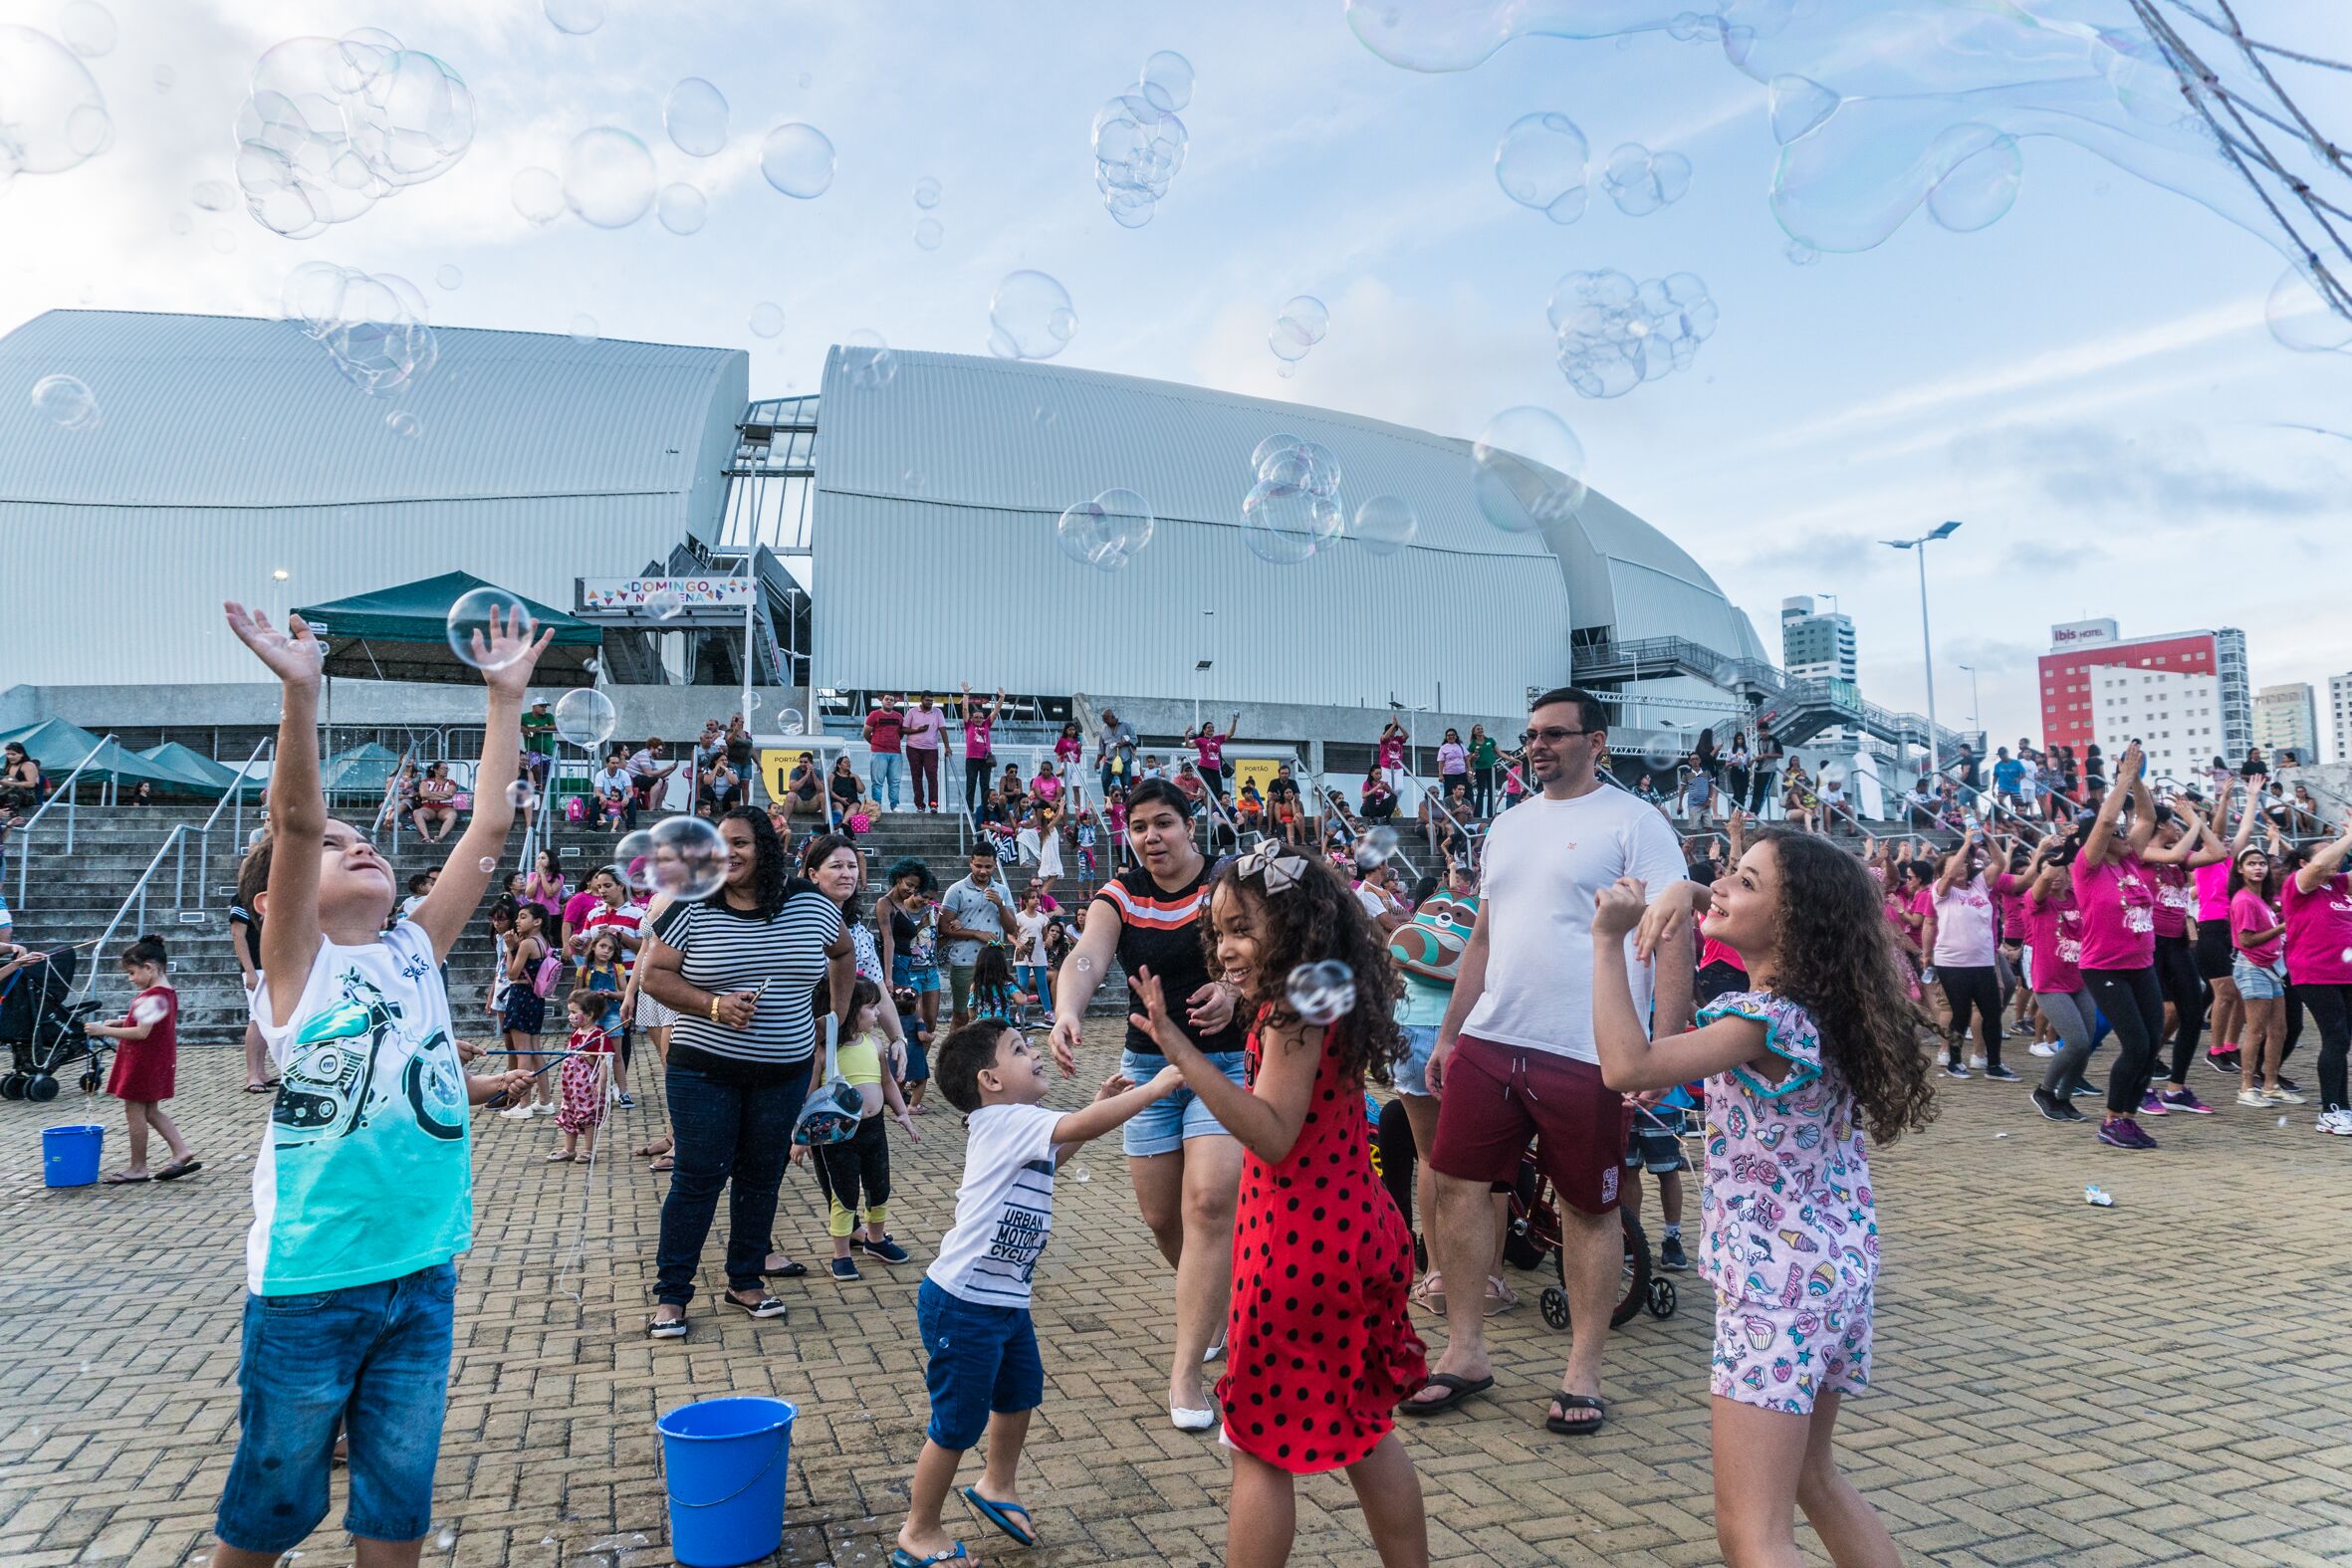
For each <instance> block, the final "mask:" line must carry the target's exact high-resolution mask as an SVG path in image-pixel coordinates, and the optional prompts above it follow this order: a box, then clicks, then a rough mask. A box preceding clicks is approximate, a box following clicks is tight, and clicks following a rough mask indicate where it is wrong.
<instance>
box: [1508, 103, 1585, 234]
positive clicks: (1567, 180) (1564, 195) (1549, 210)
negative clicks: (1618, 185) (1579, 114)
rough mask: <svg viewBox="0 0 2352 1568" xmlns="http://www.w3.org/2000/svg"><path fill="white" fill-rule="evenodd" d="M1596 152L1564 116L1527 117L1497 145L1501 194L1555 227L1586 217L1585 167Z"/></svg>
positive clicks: (1512, 124)
mask: <svg viewBox="0 0 2352 1568" xmlns="http://www.w3.org/2000/svg"><path fill="white" fill-rule="evenodd" d="M1591 151H1592V148H1591V146H1590V144H1589V143H1587V142H1586V141H1585V139H1584V132H1583V131H1581V130H1579V129H1577V128H1576V122H1575V121H1574V120H1572V119H1570V118H1568V116H1567V115H1565V114H1559V113H1541V114H1523V115H1521V116H1520V117H1519V118H1518V119H1515V120H1513V121H1512V122H1511V125H1510V128H1509V129H1507V130H1505V131H1504V132H1503V139H1502V140H1501V141H1498V142H1496V143H1495V182H1496V183H1497V184H1499V185H1501V186H1502V187H1503V194H1504V195H1506V196H1509V197H1510V198H1511V199H1512V200H1513V201H1516V202H1518V203H1519V204H1520V205H1521V206H1523V207H1532V208H1534V209H1535V210H1536V211H1537V212H1540V213H1542V214H1543V216H1545V217H1546V218H1549V219H1550V220H1551V221H1552V222H1554V223H1573V222H1575V221H1576V220H1577V219H1578V218H1581V217H1583V216H1584V162H1585V159H1586V158H1587V157H1588V156H1590V155H1591Z"/></svg>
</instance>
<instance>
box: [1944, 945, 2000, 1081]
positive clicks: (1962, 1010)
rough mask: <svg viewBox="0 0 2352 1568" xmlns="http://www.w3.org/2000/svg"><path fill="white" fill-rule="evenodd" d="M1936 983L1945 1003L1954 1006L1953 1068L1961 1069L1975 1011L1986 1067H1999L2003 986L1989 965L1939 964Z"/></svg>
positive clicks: (1951, 1047) (1951, 1046) (1951, 1044)
mask: <svg viewBox="0 0 2352 1568" xmlns="http://www.w3.org/2000/svg"><path fill="white" fill-rule="evenodd" d="M1936 980H1937V981H1938V983H1939V984H1941V985H1942V986H1943V988H1944V1000H1945V1001H1946V1002H1948V1003H1950V1004H1951V1005H1952V1036H1951V1042H1950V1046H1949V1049H1950V1051H1951V1061H1952V1065H1953V1066H1955V1067H1957V1066H1959V1065H1960V1057H1961V1041H1962V1040H1964V1039H1966V1038H1967V1037H1968V1032H1969V1012H1970V1010H1971V1009H1972V1008H1974V1009H1975V1011H1976V1014H1977V1016H1978V1018H1979V1019H1981V1020H1982V1021H1983V1024H1984V1028H1983V1029H1982V1031H1981V1034H1980V1037H1981V1038H1982V1040H1983V1041H1984V1045H1985V1065H1986V1066H1988V1067H1998V1066H1999V1065H2000V982H1999V979H1998V978H1997V977H1996V975H1995V973H1994V968H1993V966H1992V965H1990V964H1938V965H1937V966H1936Z"/></svg>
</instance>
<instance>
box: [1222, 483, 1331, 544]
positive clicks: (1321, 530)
mask: <svg viewBox="0 0 2352 1568" xmlns="http://www.w3.org/2000/svg"><path fill="white" fill-rule="evenodd" d="M1346 526H1347V520H1346V515H1345V514H1344V513H1342V512H1341V511H1340V510H1339V503H1338V502H1336V501H1334V500H1332V499H1331V498H1330V497H1328V496H1318V495H1316V494H1315V493H1314V492H1313V491H1311V490H1308V489H1307V488H1306V487H1304V486H1303V485H1286V484H1281V483H1278V482H1276V481H1273V480H1266V479H1261V480H1260V481H1258V483H1257V484H1255V485H1252V486H1251V487H1250V493H1249V494H1248V495H1247V496H1245V497H1243V498H1242V541H1243V543H1244V544H1246V545H1248V546H1249V548H1250V554H1251V555H1253V556H1256V557H1257V558H1258V559H1259V560H1263V561H1267V562H1269V563H1271V564H1273V565H1277V566H1294V565H1296V564H1298V563H1299V562H1300V561H1302V560H1305V559H1306V558H1307V557H1309V556H1311V555H1313V554H1314V553H1315V552H1316V551H1318V550H1320V549H1322V548H1323V547H1324V546H1326V545H1328V544H1330V543H1331V542H1332V541H1333V540H1335V539H1338V538H1339V537H1340V536H1341V535H1342V534H1343V533H1344V532H1345V530H1346Z"/></svg>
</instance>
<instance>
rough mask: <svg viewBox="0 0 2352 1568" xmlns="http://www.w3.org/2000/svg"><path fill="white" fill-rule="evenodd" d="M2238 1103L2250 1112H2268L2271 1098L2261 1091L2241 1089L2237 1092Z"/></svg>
mask: <svg viewBox="0 0 2352 1568" xmlns="http://www.w3.org/2000/svg"><path fill="white" fill-rule="evenodd" d="M2237 1103H2238V1104H2240V1105H2242V1106H2244V1107H2246V1108H2247V1109H2248V1110H2255V1111H2261V1110H2268V1109H2269V1107H2270V1097H2269V1096H2268V1095H2266V1094H2264V1093H2263V1092H2262V1091H2261V1090H2259V1089H2240V1090H2238V1091H2237Z"/></svg>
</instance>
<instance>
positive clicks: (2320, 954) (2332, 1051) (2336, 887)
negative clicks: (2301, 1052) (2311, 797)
mask: <svg viewBox="0 0 2352 1568" xmlns="http://www.w3.org/2000/svg"><path fill="white" fill-rule="evenodd" d="M2348 854H2352V816H2347V817H2346V818H2345V820H2344V823H2343V830H2342V832H2341V833H2339V834H2338V836H2337V837H2336V838H2335V839H2334V840H2333V841H2332V842H2330V843H2325V844H2318V845H2309V844H2303V845H2297V846H2296V847H2294V848H2293V849H2290V850H2288V851H2287V852H2286V857H2285V858H2286V867H2287V878H2286V887H2285V890H2284V892H2283V893H2282V894H2281V896H2280V905H2281V915H2282V917H2283V918H2284V920H2285V922H2286V978H2287V979H2288V980H2289V981H2292V982H2293V983H2294V988H2295V995H2296V996H2298V997H2300V998H2301V999H2302V1001H2303V1007H2304V1009H2305V1010H2306V1011H2308V1012H2309V1013H2310V1014H2311V1021H2312V1022H2313V1023H2314V1024H2316V1025H2317V1026H2318V1029H2319V1130H2320V1131H2321V1132H2329V1133H2334V1134H2335V1135H2336V1136H2337V1137H2339V1138H2352V1099H2348V1098H2347V1095H2346V1087H2345V1082H2344V1077H2345V1057H2346V1055H2347V1053H2348V1052H2352V879H2348V878H2347V877H2346V875H2345V873H2344V860H2345V857H2346V856H2347V855H2348Z"/></svg>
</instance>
